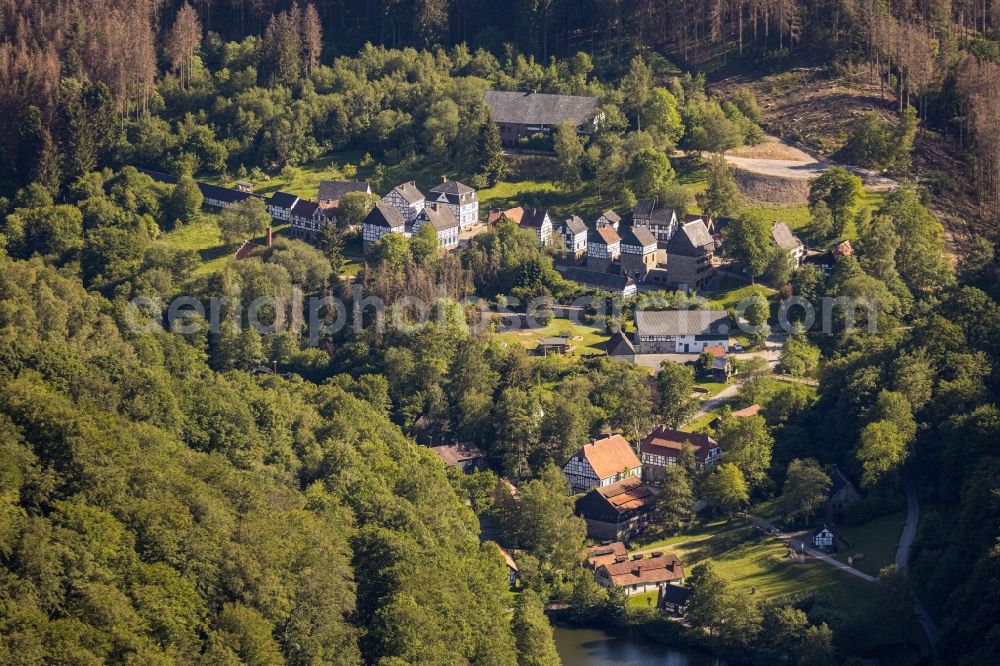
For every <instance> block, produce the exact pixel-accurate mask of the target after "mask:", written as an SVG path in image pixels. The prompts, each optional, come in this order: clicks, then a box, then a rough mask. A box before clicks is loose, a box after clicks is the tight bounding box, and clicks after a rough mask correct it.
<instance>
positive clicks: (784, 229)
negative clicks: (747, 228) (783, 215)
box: [771, 222, 806, 266]
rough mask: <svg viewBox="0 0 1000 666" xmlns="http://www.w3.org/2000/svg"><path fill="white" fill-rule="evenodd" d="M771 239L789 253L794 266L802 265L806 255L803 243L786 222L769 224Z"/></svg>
mask: <svg viewBox="0 0 1000 666" xmlns="http://www.w3.org/2000/svg"><path fill="white" fill-rule="evenodd" d="M771 239H772V240H773V241H774V244H775V245H777V246H778V247H779V248H780V249H782V250H784V251H785V252H787V253H788V254H789V255H791V257H792V261H793V262H794V263H795V265H796V266H801V265H802V260H803V259H805V257H806V246H805V243H803V242H802V241H801V240H799V237H798V236H796V235H795V234H794V233H793V232H792V230H791V229H790V228H789V227H788V225H787V224H785V223H784V222H775V223H774V224H773V225H771Z"/></svg>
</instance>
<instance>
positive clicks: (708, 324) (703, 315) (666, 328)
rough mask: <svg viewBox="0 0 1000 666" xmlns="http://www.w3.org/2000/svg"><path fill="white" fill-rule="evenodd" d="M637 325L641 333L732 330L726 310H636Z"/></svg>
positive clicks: (725, 332) (701, 332)
mask: <svg viewBox="0 0 1000 666" xmlns="http://www.w3.org/2000/svg"><path fill="white" fill-rule="evenodd" d="M635 326H636V330H637V331H638V332H639V333H640V334H641V335H726V334H727V333H728V332H729V330H730V325H729V313H728V312H726V311H725V310H636V312H635Z"/></svg>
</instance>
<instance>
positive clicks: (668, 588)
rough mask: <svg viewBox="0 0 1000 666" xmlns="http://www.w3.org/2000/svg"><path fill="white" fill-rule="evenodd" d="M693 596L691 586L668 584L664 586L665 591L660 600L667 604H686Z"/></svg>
mask: <svg viewBox="0 0 1000 666" xmlns="http://www.w3.org/2000/svg"><path fill="white" fill-rule="evenodd" d="M690 597H691V588H690V587H681V586H680V585H674V584H668V585H664V586H663V593H662V594H661V596H660V600H661V601H662V602H663V603H666V604H674V605H675V606H686V605H687V602H688V599H689V598H690Z"/></svg>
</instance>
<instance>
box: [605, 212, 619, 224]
mask: <svg viewBox="0 0 1000 666" xmlns="http://www.w3.org/2000/svg"><path fill="white" fill-rule="evenodd" d="M601 217H603V218H604V219H606V220H607V221H608V222H611V223H612V224H615V223H616V222H621V221H622V216H621V215H619V214H618V213H616V212H615V211H613V210H611V209H610V208H609V209H607V210H606V211H604V212H603V213H601Z"/></svg>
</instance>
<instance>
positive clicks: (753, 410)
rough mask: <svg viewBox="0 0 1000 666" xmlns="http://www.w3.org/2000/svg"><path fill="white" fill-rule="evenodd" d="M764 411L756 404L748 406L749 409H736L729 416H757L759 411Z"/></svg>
mask: <svg viewBox="0 0 1000 666" xmlns="http://www.w3.org/2000/svg"><path fill="white" fill-rule="evenodd" d="M762 409H764V408H763V407H761V406H760V405H758V404H756V403H755V404H753V405H750V406H749V407H744V408H743V409H737V410H736V411H735V412H733V413H732V414H730V416H735V417H736V418H740V417H741V416H757V415H758V414H760V410H762Z"/></svg>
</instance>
